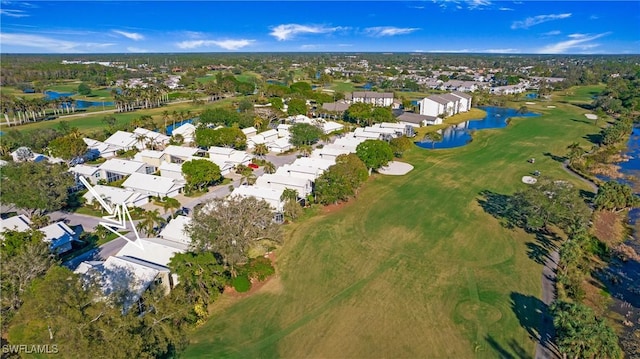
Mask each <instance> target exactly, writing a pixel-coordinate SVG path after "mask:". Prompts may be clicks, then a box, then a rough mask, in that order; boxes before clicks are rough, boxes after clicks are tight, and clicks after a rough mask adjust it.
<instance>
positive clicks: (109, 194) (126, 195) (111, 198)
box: [82, 185, 149, 207]
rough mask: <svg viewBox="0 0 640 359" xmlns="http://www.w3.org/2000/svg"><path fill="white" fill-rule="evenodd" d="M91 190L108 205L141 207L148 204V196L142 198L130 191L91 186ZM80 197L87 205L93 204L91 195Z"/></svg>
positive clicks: (89, 193) (111, 187) (86, 194)
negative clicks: (122, 204)
mask: <svg viewBox="0 0 640 359" xmlns="http://www.w3.org/2000/svg"><path fill="white" fill-rule="evenodd" d="M93 189H94V190H95V191H96V192H97V193H98V195H99V196H100V197H101V198H102V199H104V200H106V202H107V203H108V204H112V205H116V204H121V203H124V204H126V205H127V207H142V206H144V205H145V204H147V203H149V197H148V196H144V195H142V194H140V193H138V192H135V191H132V190H128V189H124V188H119V187H113V186H103V185H96V186H93ZM82 197H84V199H85V200H86V201H87V203H89V204H90V203H93V200H94V197H93V193H91V192H87V193H85V194H84V195H83V196H82Z"/></svg>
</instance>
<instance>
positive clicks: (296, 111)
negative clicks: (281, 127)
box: [287, 98, 308, 116]
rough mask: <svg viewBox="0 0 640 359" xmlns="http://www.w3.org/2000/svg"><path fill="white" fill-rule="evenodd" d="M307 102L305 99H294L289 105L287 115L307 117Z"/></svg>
mask: <svg viewBox="0 0 640 359" xmlns="http://www.w3.org/2000/svg"><path fill="white" fill-rule="evenodd" d="M307 110H308V109H307V102H306V101H305V100H304V99H300V98H292V99H291V100H289V102H288V103H287V114H288V115H289V116H296V115H306V114H307Z"/></svg>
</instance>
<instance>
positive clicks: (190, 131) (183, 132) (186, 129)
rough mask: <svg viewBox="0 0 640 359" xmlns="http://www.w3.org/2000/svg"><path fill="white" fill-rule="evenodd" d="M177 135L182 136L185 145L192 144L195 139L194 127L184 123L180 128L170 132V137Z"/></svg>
mask: <svg viewBox="0 0 640 359" xmlns="http://www.w3.org/2000/svg"><path fill="white" fill-rule="evenodd" d="M177 135H180V136H182V139H183V141H184V143H185V144H191V143H194V142H195V138H196V126H194V125H192V124H190V123H185V124H183V125H181V126H180V127H178V128H176V129H174V130H173V131H171V136H174V137H175V136H177Z"/></svg>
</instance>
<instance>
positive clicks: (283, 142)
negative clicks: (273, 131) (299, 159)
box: [268, 137, 291, 148]
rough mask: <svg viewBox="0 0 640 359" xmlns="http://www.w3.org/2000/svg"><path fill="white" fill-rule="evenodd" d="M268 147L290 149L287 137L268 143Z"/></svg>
mask: <svg viewBox="0 0 640 359" xmlns="http://www.w3.org/2000/svg"><path fill="white" fill-rule="evenodd" d="M268 146H269V147H278V148H288V147H291V143H289V138H288V137H281V138H278V139H277V140H275V141H272V142H269V145H268Z"/></svg>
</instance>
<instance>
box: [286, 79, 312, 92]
mask: <svg viewBox="0 0 640 359" xmlns="http://www.w3.org/2000/svg"><path fill="white" fill-rule="evenodd" d="M289 88H291V91H292V92H296V93H299V94H301V95H306V94H308V93H310V92H311V84H310V83H308V82H295V83H293V84H291V86H289Z"/></svg>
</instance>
